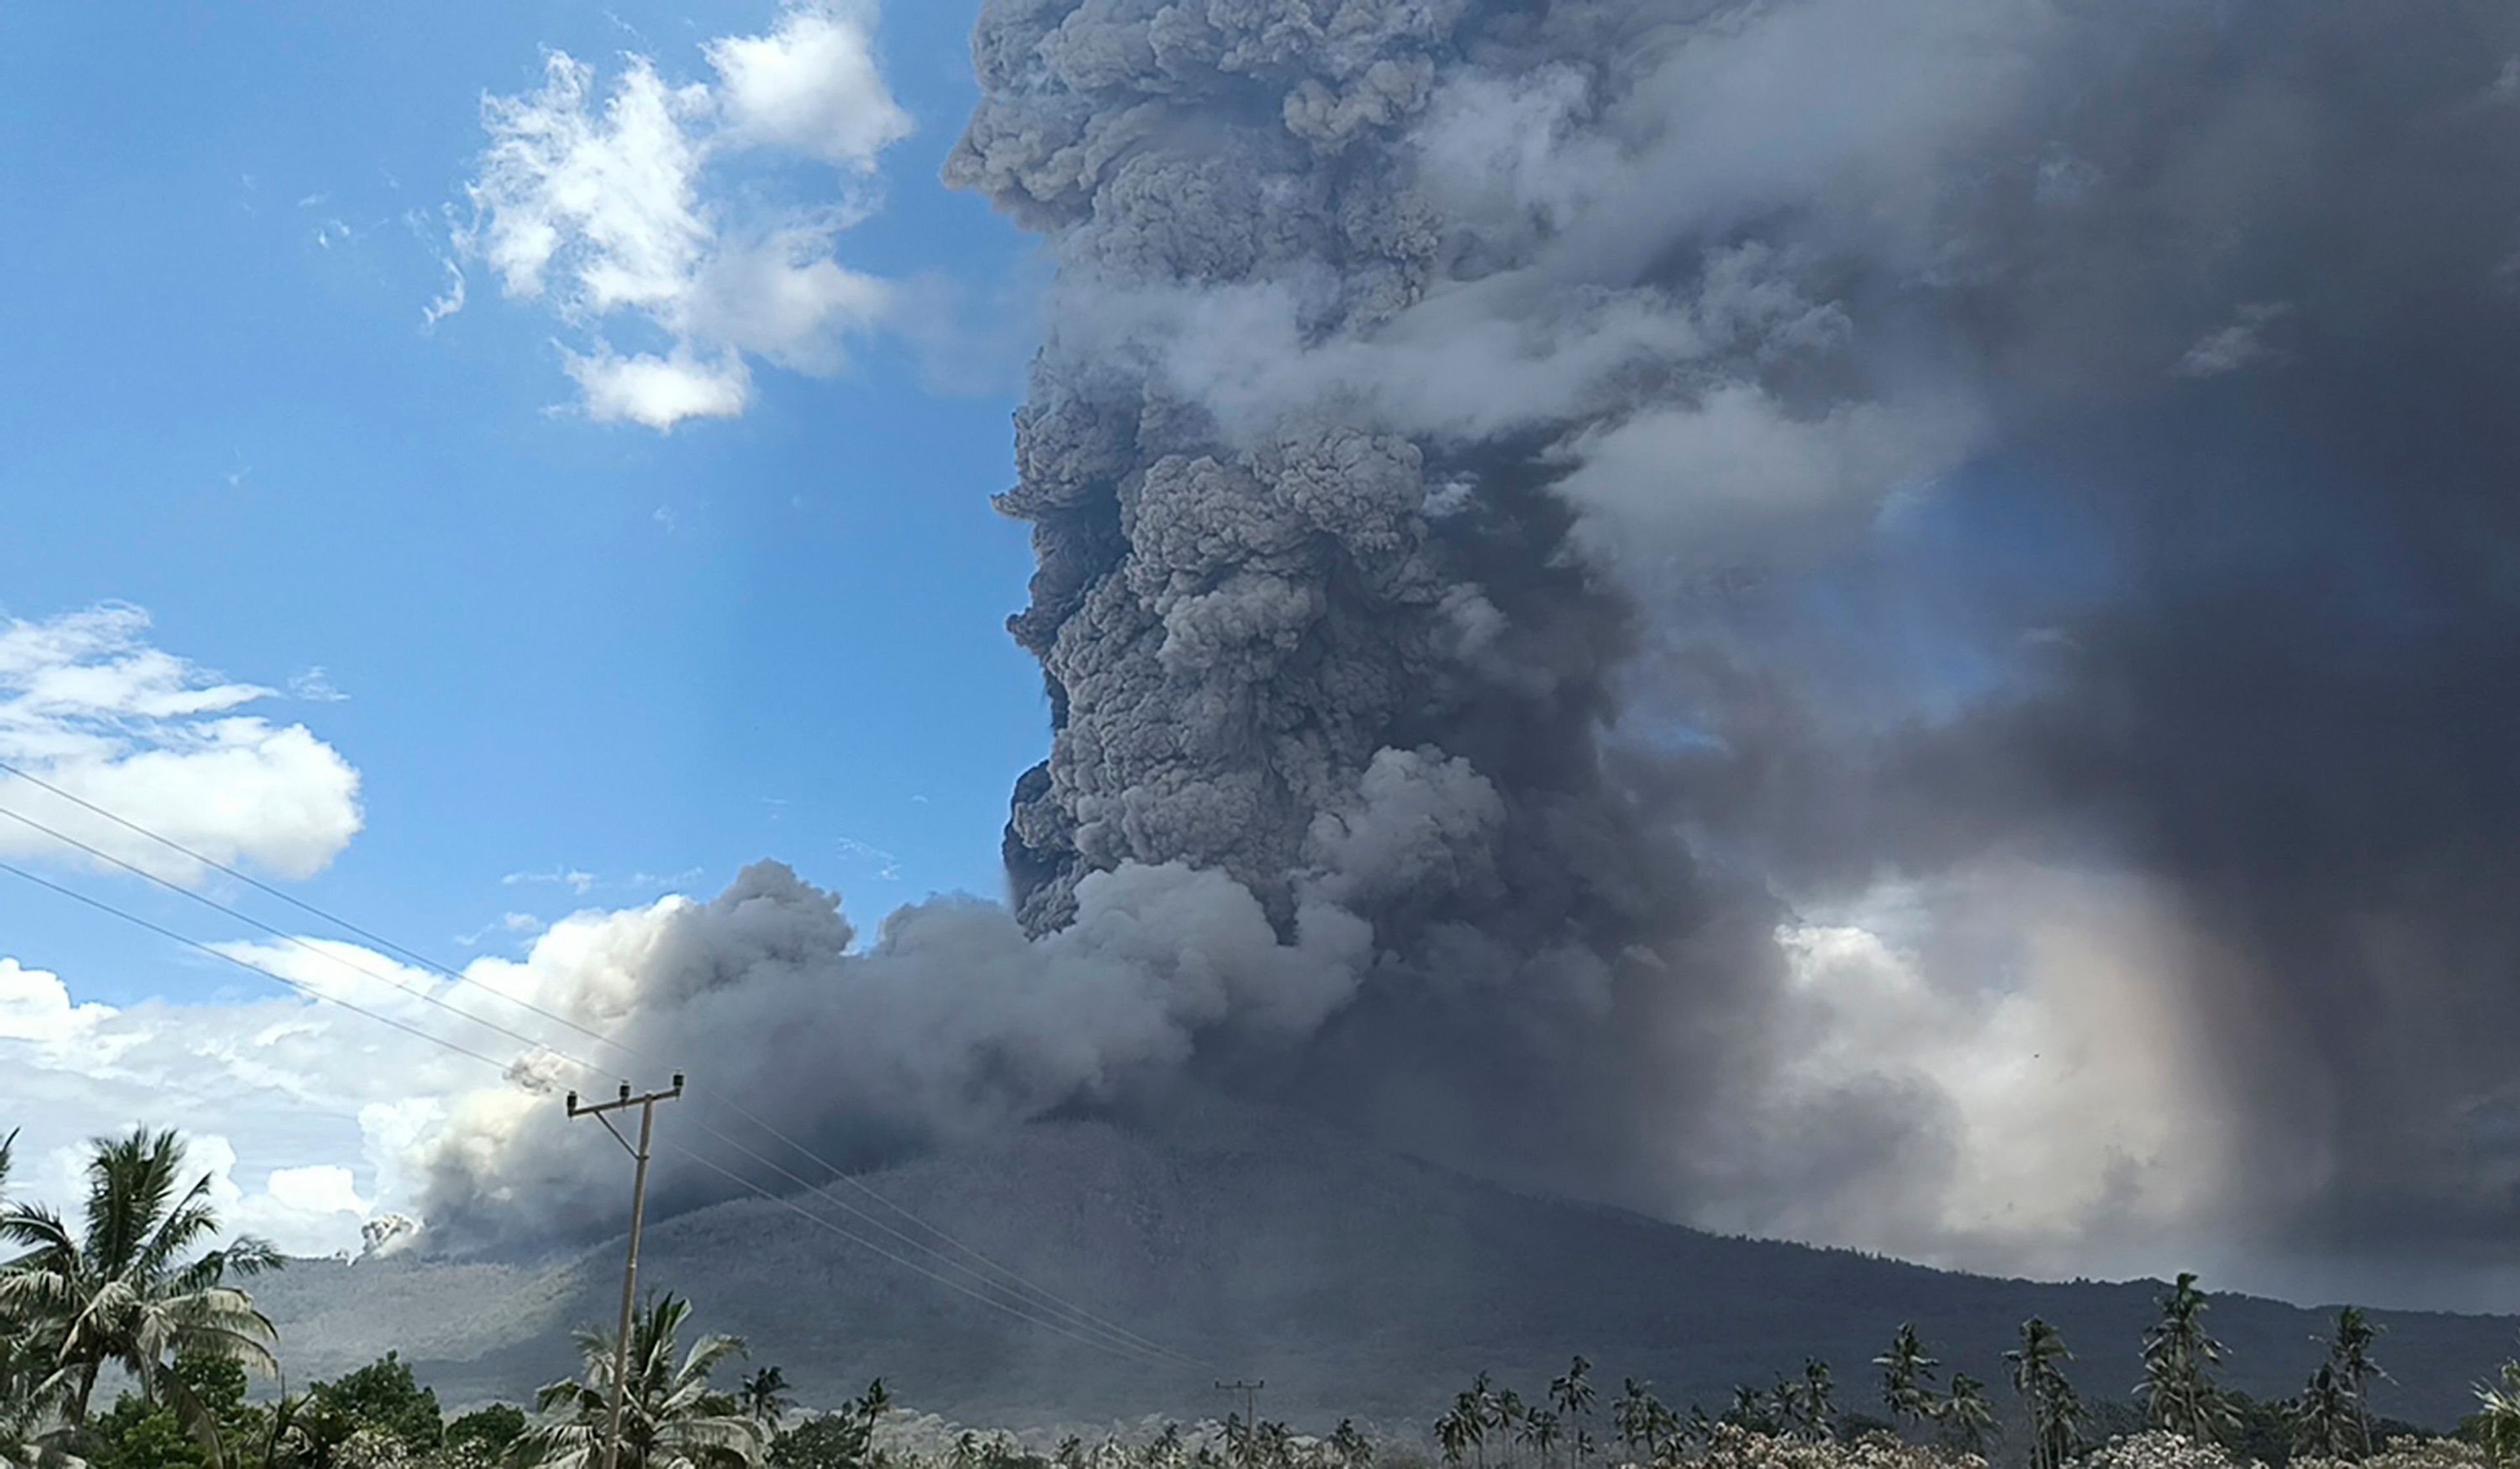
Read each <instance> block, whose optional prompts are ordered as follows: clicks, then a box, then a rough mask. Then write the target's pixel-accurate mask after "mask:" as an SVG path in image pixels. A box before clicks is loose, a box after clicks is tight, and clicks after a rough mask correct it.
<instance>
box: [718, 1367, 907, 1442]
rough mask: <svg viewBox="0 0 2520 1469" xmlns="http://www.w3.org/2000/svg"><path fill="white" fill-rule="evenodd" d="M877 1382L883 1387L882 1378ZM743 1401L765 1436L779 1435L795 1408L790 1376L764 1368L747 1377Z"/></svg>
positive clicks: (744, 1407)
mask: <svg viewBox="0 0 2520 1469" xmlns="http://www.w3.org/2000/svg"><path fill="white" fill-rule="evenodd" d="M876 1381H877V1387H881V1386H882V1379H881V1378H877V1380H876ZM742 1399H743V1410H744V1411H745V1412H747V1413H749V1414H751V1415H752V1421H753V1422H755V1423H758V1424H760V1425H761V1431H762V1433H763V1434H764V1435H772V1434H776V1433H778V1432H779V1421H780V1420H781V1419H783V1418H785V1417H787V1410H788V1409H789V1408H791V1407H793V1406H795V1400H793V1399H791V1398H789V1397H788V1396H787V1373H785V1372H782V1371H780V1370H779V1369H778V1368H777V1367H763V1368H762V1369H761V1370H759V1371H757V1372H754V1373H752V1374H751V1375H749V1376H747V1377H745V1378H744V1379H743V1390H742Z"/></svg>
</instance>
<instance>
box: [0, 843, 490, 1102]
mask: <svg viewBox="0 0 2520 1469" xmlns="http://www.w3.org/2000/svg"><path fill="white" fill-rule="evenodd" d="M0 872H6V873H8V874H9V875H10V876H12V877H19V878H23V879H24V880H25V881H28V882H31V883H33V884H34V885H35V886H37V887H40V888H45V889H48V890H50V891H52V892H56V893H59V894H61V895H62V896H63V897H65V898H67V899H69V900H70V901H71V902H73V903H81V904H85V905H86V906H87V907H89V908H93V909H95V910H97V911H98V912H99V913H111V914H112V915H113V916H114V917H117V918H120V919H122V920H123V921H124V922H126V923H136V924H138V925H139V926H140V927H142V928H145V929H148V930H149V931H150V932H151V933H154V934H157V935H158V937H160V938H167V939H172V940H174V941H175V942H176V943H178V944H181V945H183V946H184V947H186V948H187V949H198V950H200V951H201V952H202V953H203V954H206V955H208V956H209V957H212V958H214V959H220V960H223V961H225V962H227V963H231V964H234V965H236V966H237V967H238V968H240V969H245V970H248V971H250V972H252V973H255V974H259V975H261V976H262V977H263V978H265V979H268V980H272V981H274V982H275V983H278V984H284V985H287V986H288V987H289V988H291V989H293V990H295V991H296V992H297V993H298V994H300V995H303V996H305V997H306V998H307V999H309V1000H313V1001H318V1002H323V1003H326V1004H337V1005H339V1006H340V1007H341V1008H343V1009H345V1010H348V1011H349V1012H350V1013H352V1014H354V1015H365V1016H367V1017H368V1018H369V1019H371V1020H374V1021H376V1022H377V1023H378V1024H380V1025H390V1026H392V1027H393V1028H394V1029H396V1030H398V1031H401V1032H402V1033H403V1034H404V1035H406V1036H417V1037H419V1038H420V1039H421V1040H423V1041H427V1042H428V1043H429V1044H430V1045H432V1046H445V1047H446V1048H447V1049H448V1050H452V1051H455V1052H457V1053H458V1054H461V1055H467V1056H471V1057H472V1059H473V1060H476V1061H479V1062H481V1063H482V1064H484V1065H487V1066H491V1067H494V1068H496V1069H497V1070H498V1071H499V1072H500V1073H501V1074H502V1075H504V1074H506V1072H507V1070H508V1063H507V1062H505V1061H502V1060H500V1059H499V1058H498V1057H496V1056H491V1055H484V1054H483V1053H481V1052H480V1051H477V1050H474V1049H473V1048H472V1047H471V1046H465V1045H461V1044H459V1043H457V1042H454V1041H449V1040H447V1039H445V1038H444V1037H442V1036H432V1035H430V1034H429V1033H428V1032H427V1031H425V1030H422V1029H421V1028H420V1027H418V1026H416V1025H408V1024H405V1023H404V1022H402V1021H400V1020H396V1019H395V1018H393V1017H392V1016H391V1015H383V1014H379V1013H378V1012H377V1011H375V1010H372V1009H369V1008H367V1007H366V1006H364V1005H360V1004H356V1003H353V1002H350V1001H347V1000H343V999H341V998H340V997H338V996H337V995H327V994H325V993H324V992H323V991H321V990H318V989H316V988H315V987H314V986H313V985H307V984H300V983H298V982H297V981H296V980H293V979H291V978H290V977H289V976H287V975H285V974H276V973H273V972H272V971H271V970H269V969H266V968H264V967H262V966H261V965H260V964H257V963H253V962H252V961H250V960H248V959H241V958H239V957H236V956H235V955H233V954H230V953H228V952H226V951H225V950H223V949H219V948H217V947H215V946H213V945H210V944H204V943H203V942H202V941H201V940H200V939H196V938H188V937H186V936H185V935H183V934H180V933H177V932H176V931H175V930H173V929H171V928H167V927H164V926H162V925H160V924H157V923H152V922H150V921H149V920H148V919H147V918H144V917H141V916H140V915H139V914H137V913H125V912H123V911H122V910H121V909H118V908H116V907H114V906H113V905H112V904H111V903H106V902H102V901H100V900H98V899H95V898H91V897H89V896H88V895H87V894H85V893H81V892H75V891H73V890H71V889H69V888H66V887H64V886H62V885H61V884H60V883H58V882H53V881H50V880H49V879H46V878H42V877H38V876H36V875H35V874H34V873H32V872H29V871H27V870H26V869H25V868H21V867H15V866H12V865H11V864H9V863H5V862H0Z"/></svg>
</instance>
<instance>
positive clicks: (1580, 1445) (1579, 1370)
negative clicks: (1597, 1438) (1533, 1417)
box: [1549, 1357, 1594, 1465]
mask: <svg viewBox="0 0 2520 1469" xmlns="http://www.w3.org/2000/svg"><path fill="white" fill-rule="evenodd" d="M1593 1396H1594V1394H1593V1364H1592V1363H1591V1362H1589V1361H1586V1360H1585V1359H1584V1358H1581V1357H1578V1358H1575V1360H1574V1362H1573V1363H1572V1364H1571V1365H1569V1366H1568V1367H1567V1368H1566V1370H1565V1372H1564V1373H1562V1374H1561V1375H1559V1376H1557V1377H1553V1378H1552V1379H1550V1383H1549V1405H1550V1406H1551V1407H1553V1408H1555V1409H1556V1410H1557V1417H1558V1421H1560V1422H1562V1423H1573V1422H1575V1421H1576V1420H1577V1419H1580V1418H1589V1417H1591V1416H1592V1415H1593ZM1575 1438H1576V1442H1575V1462H1576V1463H1577V1464H1578V1465H1580V1464H1582V1463H1583V1462H1584V1456H1585V1451H1586V1450H1587V1449H1588V1448H1590V1447H1592V1440H1591V1437H1590V1436H1589V1435H1587V1434H1585V1433H1583V1432H1582V1431H1581V1430H1580V1429H1579V1430H1578V1431H1577V1433H1576V1436H1575Z"/></svg>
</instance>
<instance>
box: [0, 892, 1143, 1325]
mask: <svg viewBox="0 0 2520 1469" xmlns="http://www.w3.org/2000/svg"><path fill="white" fill-rule="evenodd" d="M0 872H6V873H8V874H9V875H11V876H14V877H18V878H20V879H22V880H23V881H25V882H28V883H31V884H33V885H34V886H36V887H40V888H43V889H45V890H46V891H48V892H53V893H58V894H60V895H61V896H62V897H65V898H67V899H69V900H70V901H71V902H73V903H77V904H80V905H82V906H83V907H86V908H90V909H94V910H96V911H97V912H99V913H106V914H108V915H110V916H112V917H116V918H119V919H121V920H122V921H124V922H126V923H130V924H132V925H134V926H136V927H139V928H142V929H145V930H147V931H149V932H150V933H154V934H157V935H158V936H159V937H161V938H165V939H170V940H172V941H174V942H175V943H178V944H181V945H183V946H184V947H186V948H188V949H194V950H198V951H200V952H201V953H203V954H205V955H208V956H209V957H212V958H215V959H218V960H220V961H221V962H224V963H228V964H232V965H235V966H236V967H237V968H240V969H243V970H246V971H247V972H248V973H251V974H256V975H259V976H261V977H262V978H264V979H268V980H270V981H272V982H273V983H274V984H278V985H282V986H285V987H286V988H288V989H290V990H293V991H295V992H296V993H298V994H300V995H303V996H305V997H306V998H307V999H308V1000H311V1001H314V1002H317V1003H319V1004H333V1005H338V1006H339V1007H341V1008H342V1009H345V1010H348V1011H349V1012H350V1013H352V1014H354V1015H360V1016H363V1017H365V1018H367V1019H370V1020H374V1021H376V1022H378V1023H379V1024H382V1025H387V1026H391V1027H392V1028H393V1029H395V1030H397V1031H400V1032H402V1033H403V1034H405V1035H408V1036H412V1037H414V1038H416V1039H418V1040H421V1041H425V1042H427V1043H428V1044H429V1045H432V1046H440V1047H442V1048H444V1049H446V1050H450V1051H453V1052H455V1053H456V1054H458V1055H461V1056H465V1057H467V1058H469V1059H471V1060H474V1061H478V1062H480V1063H481V1064H483V1065H485V1066H488V1067H490V1068H491V1069H492V1070H494V1071H497V1072H499V1073H500V1074H502V1075H505V1074H507V1073H508V1071H509V1069H510V1067H509V1063H508V1062H505V1061H502V1060H500V1059H499V1058H498V1057H496V1056H493V1055H489V1054H486V1053H484V1052H482V1051H478V1050H474V1049H473V1048H472V1047H471V1046H465V1045H463V1044H462V1043H460V1042H456V1041H450V1040H447V1039H446V1038H445V1037H443V1036H437V1035H432V1034H430V1033H429V1032H427V1031H425V1030H422V1029H420V1028H419V1027H417V1026H414V1025H411V1024H408V1023H406V1022H404V1021H401V1020H397V1019H395V1018H393V1017H392V1016H390V1015H386V1014H382V1013H380V1012H379V1011H376V1010H372V1009H369V1008H368V1007H366V1006H365V1005H361V1004H358V1003H356V1002H352V1001H348V1000H343V999H341V998H340V997H338V996H336V995H329V994H326V993H325V992H324V991H322V990H319V989H317V988H315V987H314V986H312V985H308V984H305V983H302V982H300V981H298V980H294V979H291V978H290V977H289V976H287V975H285V974H281V973H279V972H277V971H275V970H272V969H267V968H264V967H263V966H262V965H260V964H256V963H254V962H252V961H251V960H249V959H245V958H240V957H237V956H235V955H233V954H229V953H227V952H226V951H224V950H221V949H219V948H217V947H216V946H214V945H211V944H206V943H203V941H202V940H200V939H196V938H193V937H191V936H189V935H186V934H183V933H179V932H177V931H175V930H174V929H171V928H168V927H166V926H164V925H163V924H160V923H155V922H152V921H151V920H149V919H147V918H144V917H141V916H140V915H139V914H137V913H130V912H128V911H127V910H124V909H120V908H116V907H115V906H114V905H112V904H111V903H107V902H105V901H104V900H102V899H99V898H93V897H90V896H88V895H87V894H85V893H81V892H78V891H77V890H75V889H72V888H68V887H65V886H63V885H62V884H60V883H58V882H54V881H52V880H50V879H49V878H45V877H39V876H37V875H36V874H34V873H32V872H29V871H27V870H26V869H25V868H21V867H17V866H15V865H14V864H11V863H8V862H0ZM422 998H424V999H426V998H427V997H426V996H423V997H422ZM455 1013H457V1014H463V1013H464V1012H462V1011H460V1010H459V1011H456V1012H455ZM467 1018H477V1017H469V1016H468V1017H467ZM532 1044H537V1045H539V1043H532ZM546 1048H548V1047H546ZM553 1053H554V1054H556V1055H559V1056H560V1058H561V1059H562V1060H565V1061H568V1062H570V1063H571V1064H573V1065H576V1066H579V1067H583V1068H586V1069H589V1070H592V1069H593V1068H592V1066H591V1065H590V1063H588V1062H586V1061H583V1060H580V1059H578V1058H577V1057H575V1056H570V1055H567V1054H566V1053H564V1052H558V1051H555V1052H553ZM721 1136H722V1135H721ZM675 1151H676V1152H678V1153H681V1154H682V1155H683V1156H685V1157H688V1158H690V1159H691V1160H692V1161H693V1162H696V1163H698V1164H699V1165H701V1166H702V1167H704V1168H707V1169H709V1170H710V1171H711V1172H714V1173H717V1174H719V1175H721V1176H723V1177H725V1178H726V1179H727V1180H730V1181H732V1182H734V1183H735V1184H736V1185H737V1186H738V1187H740V1188H742V1189H745V1190H746V1191H748V1192H750V1193H752V1194H753V1195H755V1196H756V1197H759V1198H761V1199H764V1200H767V1201H768V1202H770V1203H773V1204H777V1205H779V1206H780V1207H782V1208H784V1209H787V1210H789V1211H790V1212H792V1213H795V1214H798V1215H800V1216H802V1217H804V1218H805V1219H807V1220H809V1221H811V1222H812V1223H814V1224H816V1225H818V1226H819V1227H821V1228H824V1229H826V1230H829V1231H830V1232H832V1233H833V1234H836V1235H838V1236H839V1237H841V1238H842V1239H845V1240H848V1241H850V1242H851V1243H853V1244H856V1245H858V1246H860V1247H861V1248H863V1249H866V1250H867V1251H869V1252H871V1253H873V1254H875V1255H877V1256H880V1257H882V1258H883V1259H885V1260H888V1261H891V1262H892V1263H893V1264H895V1265H899V1266H901V1267H903V1268H904V1269H909V1270H912V1271H915V1272H916V1273H918V1274H921V1275H924V1276H926V1277H927V1278H928V1279H930V1280H933V1281H935V1282H936V1283H938V1284H940V1285H943V1286H946V1287H947V1288H949V1289H952V1290H956V1291H960V1292H962V1293H963V1294H965V1295H967V1296H969V1297H971V1298H972V1299H973V1300H976V1301H978V1302H980V1303H981V1304H982V1305H985V1306H988V1307H991V1308H992V1309H994V1310H997V1311H1000V1312H1003V1313H1006V1314H1008V1315H1011V1316H1013V1317H1014V1318H1015V1319H1017V1320H1020V1321H1022V1322H1024V1323H1025V1324H1027V1325H1032V1326H1038V1327H1041V1328H1043V1329H1045V1330H1049V1331H1053V1332H1056V1333H1057V1334H1058V1335H1060V1336H1064V1337H1067V1338H1069V1339H1070V1340H1072V1341H1077V1342H1081V1343H1083V1344H1084V1345H1086V1346H1090V1347H1094V1348H1096V1349H1098V1350H1101V1351H1103V1352H1107V1353H1109V1354H1111V1355H1113V1356H1115V1357H1120V1358H1124V1359H1126V1360H1130V1361H1134V1362H1137V1363H1138V1364H1139V1365H1141V1366H1151V1367H1163V1366H1165V1365H1167V1363H1165V1362H1163V1361H1162V1360H1161V1359H1159V1358H1152V1357H1150V1356H1148V1354H1147V1353H1144V1352H1140V1351H1134V1350H1128V1349H1125V1348H1124V1347H1122V1346H1115V1345H1113V1344H1111V1343H1108V1342H1105V1341H1102V1340H1099V1339H1097V1338H1095V1337H1091V1336H1086V1335H1083V1334H1081V1333H1079V1332H1077V1331H1075V1330H1071V1329H1070V1328H1069V1327H1068V1326H1067V1325H1066V1324H1065V1323H1062V1322H1060V1321H1058V1320H1057V1319H1056V1318H1054V1317H1045V1316H1040V1315H1036V1314H1033V1313H1030V1312H1028V1311H1026V1310H1024V1309H1022V1307H1021V1306H1018V1305H1010V1304H1008V1303H1007V1302H1005V1301H1002V1300H999V1299H997V1298H995V1297H992V1296H988V1295H983V1294H981V1293H980V1292H978V1291H975V1290H973V1289H971V1288H970V1287H969V1286H967V1285H964V1284H963V1283H961V1282H960V1281H957V1280H953V1279H950V1278H948V1277H946V1276H944V1275H940V1274H938V1273H936V1272H935V1271H933V1270H930V1269H926V1268H924V1267H922V1266H921V1265H919V1264H918V1263H917V1262H916V1261H912V1260H906V1259H904V1258H902V1257H901V1256H898V1255H895V1254H893V1253H892V1252H891V1251H889V1250H886V1249H884V1248H883V1247H881V1246H880V1245H877V1244H875V1243H874V1242H872V1241H870V1240H868V1239H866V1238H864V1237H863V1236H860V1235H857V1234H853V1233H851V1232H850V1231H849V1230H847V1229H845V1228H843V1227H841V1226H840V1225H838V1224H833V1223H832V1221H830V1220H827V1219H825V1218H823V1217H822V1216H821V1215H818V1214H815V1213H813V1212H812V1211H810V1210H807V1209H805V1208H803V1207H802V1206H800V1205H798V1204H797V1203H795V1202H794V1201H793V1200H791V1199H785V1198H781V1197H779V1196H778V1195H777V1194H774V1193H772V1192H770V1190H768V1189H767V1188H764V1187H762V1186H761V1185H760V1184H758V1183H756V1182H754V1181H752V1180H749V1179H746V1178H744V1177H743V1176H742V1175H741V1174H739V1173H737V1172H735V1171H734V1170H732V1169H730V1168H727V1167H726V1166H724V1165H723V1164H720V1163H718V1162H717V1161H716V1160H714V1159H712V1158H709V1157H707V1156H705V1155H703V1154H700V1153H698V1152H696V1151H694V1150H693V1149H691V1148H688V1147H683V1146H680V1145H679V1144H677V1145H676V1146H675ZM835 1202H836V1201H835ZM1017 1300H1018V1301H1021V1298H1020V1297H1018V1298H1017ZM1026 1304H1029V1303H1026Z"/></svg>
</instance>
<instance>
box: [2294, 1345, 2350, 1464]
mask: <svg viewBox="0 0 2520 1469" xmlns="http://www.w3.org/2000/svg"><path fill="white" fill-rule="evenodd" d="M2287 1407H2288V1408H2289V1409H2290V1410H2289V1411H2288V1412H2287V1413H2286V1414H2285V1416H2286V1417H2288V1418H2290V1419H2291V1420H2292V1432H2293V1451H2294V1452H2295V1453H2300V1454H2308V1455H2311V1456H2314V1457H2317V1458H2322V1459H2341V1458H2344V1457H2346V1456H2348V1455H2349V1454H2351V1453H2353V1452H2354V1451H2355V1450H2354V1447H2353V1446H2354V1444H2355V1441H2356V1439H2357V1438H2358V1434H2357V1432H2356V1430H2357V1428H2358V1427H2359V1425H2358V1424H2357V1423H2356V1422H2355V1418H2354V1397H2353V1395H2352V1394H2351V1393H2348V1392H2346V1391H2345V1381H2344V1379H2343V1378H2341V1377H2339V1376H2338V1375H2337V1372H2336V1367H2335V1364H2334V1363H2332V1362H2321V1363H2319V1366H2318V1371H2316V1372H2314V1373H2312V1374H2311V1377H2310V1386H2308V1387H2306V1388H2304V1389H2302V1394H2301V1398H2300V1401H2298V1402H2292V1403H2289V1404H2287Z"/></svg>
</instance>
